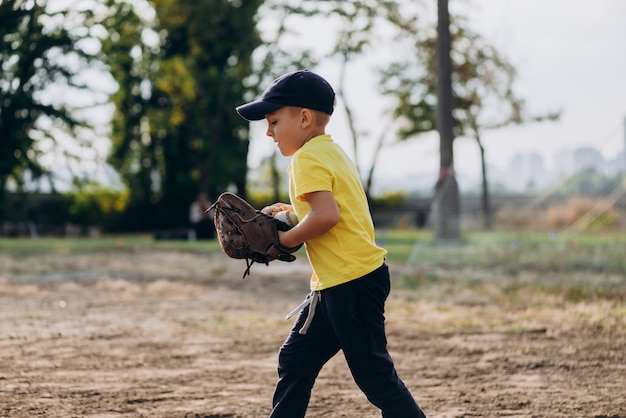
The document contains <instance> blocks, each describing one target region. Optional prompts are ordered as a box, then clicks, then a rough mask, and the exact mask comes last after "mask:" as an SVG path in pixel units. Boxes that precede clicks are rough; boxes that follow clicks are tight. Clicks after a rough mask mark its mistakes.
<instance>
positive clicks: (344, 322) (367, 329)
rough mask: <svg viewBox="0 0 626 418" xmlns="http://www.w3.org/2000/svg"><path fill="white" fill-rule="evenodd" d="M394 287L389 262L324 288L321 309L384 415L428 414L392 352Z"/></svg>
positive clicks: (422, 417)
mask: <svg viewBox="0 0 626 418" xmlns="http://www.w3.org/2000/svg"><path fill="white" fill-rule="evenodd" d="M389 290H390V281H389V270H388V268H387V266H386V265H383V266H382V267H380V268H379V269H377V270H375V271H374V272H372V273H370V274H368V275H366V276H364V277H362V278H360V279H357V280H353V281H351V282H348V283H345V284H343V285H340V286H336V287H333V288H331V289H327V290H325V291H322V298H321V300H320V304H321V312H322V313H323V315H324V316H325V317H326V318H327V321H328V322H329V323H330V324H331V326H332V327H333V330H334V334H335V335H336V336H337V338H338V339H339V345H340V347H341V349H342V350H343V352H344V355H345V357H346V361H347V362H348V366H349V367H350V371H351V372H352V376H353V377H354V380H355V382H356V383H357V385H358V386H359V388H361V390H362V391H363V393H364V394H365V395H366V396H367V398H368V399H369V401H370V402H372V404H374V405H376V406H377V407H378V408H380V410H381V411H382V416H383V417H384V418H425V415H424V413H423V412H422V410H421V409H420V407H419V406H418V404H417V403H416V402H415V400H414V399H413V396H412V395H411V393H410V392H409V390H408V389H407V387H406V386H405V384H404V382H402V380H401V379H400V377H398V375H397V373H396V370H395V366H394V364H393V361H392V359H391V356H390V355H389V352H388V351H387V338H386V335H385V316H384V313H385V300H386V298H387V296H388V295H389Z"/></svg>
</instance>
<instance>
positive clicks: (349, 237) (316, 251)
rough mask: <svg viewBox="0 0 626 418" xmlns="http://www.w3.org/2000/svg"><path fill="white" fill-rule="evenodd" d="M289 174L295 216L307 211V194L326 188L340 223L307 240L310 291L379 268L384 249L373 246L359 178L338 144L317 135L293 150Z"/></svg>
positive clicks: (327, 286) (365, 200) (327, 137)
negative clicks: (310, 274)
mask: <svg viewBox="0 0 626 418" xmlns="http://www.w3.org/2000/svg"><path fill="white" fill-rule="evenodd" d="M288 172H289V199H290V200H291V204H292V205H293V206H294V209H295V211H296V214H297V215H298V218H299V219H302V218H304V216H306V214H307V213H309V211H310V210H311V208H310V206H309V204H308V203H307V201H306V200H304V195H305V194H306V193H311V192H318V191H330V192H332V194H333V197H334V198H335V200H336V201H337V205H338V206H339V214H340V220H339V223H337V225H335V226H334V227H333V228H332V229H331V230H330V231H328V232H327V233H325V234H323V235H321V236H319V237H317V238H315V239H312V240H310V241H307V242H306V243H305V248H306V253H307V256H308V258H309V261H310V263H311V266H312V267H313V276H312V277H311V290H322V289H327V288H329V287H333V286H337V285H339V284H342V283H346V282H349V281H350V280H354V279H358V278H359V277H362V276H365V275H366V274H368V273H370V272H372V271H374V270H375V269H377V268H378V267H380V266H381V265H382V264H383V262H384V260H385V256H386V254H387V251H386V250H385V249H383V248H380V247H378V246H377V245H376V242H375V237H374V224H373V222H372V217H371V214H370V211H369V207H368V204H367V198H366V197H365V192H364V191H363V186H362V185H361V180H360V179H359V175H358V172H357V170H356V166H355V165H354V163H353V162H352V160H350V158H349V157H348V156H347V155H346V153H345V152H344V151H343V150H342V149H341V147H340V146H339V145H337V144H336V143H335V142H334V141H333V140H332V139H331V137H330V136H329V135H320V136H317V137H315V138H313V139H311V140H309V141H308V142H306V143H305V144H304V146H303V147H302V148H300V149H299V150H298V151H296V153H295V154H294V155H293V157H292V160H291V163H290V164H289V168H288Z"/></svg>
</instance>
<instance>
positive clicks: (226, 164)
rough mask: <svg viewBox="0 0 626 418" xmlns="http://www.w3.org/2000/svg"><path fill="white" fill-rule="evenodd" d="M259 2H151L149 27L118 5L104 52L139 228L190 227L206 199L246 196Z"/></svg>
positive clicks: (115, 155)
mask: <svg viewBox="0 0 626 418" xmlns="http://www.w3.org/2000/svg"><path fill="white" fill-rule="evenodd" d="M260 3H261V2H260V0H255V1H246V2H241V1H229V0H202V1H194V0H186V1H173V0H153V1H151V2H150V5H151V6H152V7H153V11H154V18H153V19H145V18H144V19H143V20H142V19H140V17H139V16H138V15H137V13H136V11H135V10H133V9H132V7H130V6H129V5H128V4H120V3H117V2H112V3H111V7H117V10H115V12H114V13H113V16H112V17H111V20H110V22H109V24H107V28H109V32H110V34H109V38H110V40H111V41H110V43H108V44H107V47H106V54H107V55H108V59H107V62H108V63H109V65H110V66H111V68H112V72H113V74H114V77H115V78H116V80H118V83H119V87H120V89H119V91H118V92H117V93H116V95H115V96H114V101H115V103H116V112H115V118H114V127H115V129H114V140H113V150H112V153H111V162H112V164H113V165H114V166H115V167H116V168H117V169H118V170H119V171H120V173H121V175H122V178H123V179H124V181H125V182H126V183H127V185H128V186H129V188H130V190H131V207H130V211H129V212H130V213H131V214H134V216H133V219H134V220H136V223H135V225H136V227H138V228H146V227H149V226H150V225H153V226H157V227H175V226H182V225H184V224H186V223H187V219H188V209H189V204H190V203H191V202H192V201H193V200H194V198H195V196H196V194H197V193H198V192H200V191H202V192H206V193H208V194H209V196H211V197H215V196H216V194H218V193H219V192H221V191H223V190H224V189H226V188H227V187H229V186H234V187H235V188H236V189H237V192H238V193H240V194H242V195H245V190H246V173H247V154H248V125H247V123H246V122H245V121H243V120H242V119H241V118H239V117H238V116H237V114H236V113H235V112H234V108H235V106H237V105H239V104H241V103H243V102H244V101H245V98H244V96H245V93H246V92H247V86H246V84H245V81H246V79H247V78H248V77H249V76H250V75H251V73H252V53H253V52H254V50H255V49H256V48H257V47H258V46H259V45H260V42H261V41H260V38H259V36H258V33H257V31H256V28H255V16H256V13H257V10H258V7H259V6H260ZM116 5H117V6H116ZM124 22H125V24H123V23H124ZM116 34H117V35H116ZM149 34H152V35H153V37H158V41H157V42H156V43H155V45H148V44H147V43H146V41H145V39H146V38H148V37H149V36H148V35H149ZM155 35H157V36H155ZM125 57H126V58H125ZM120 60H121V61H120ZM120 62H121V63H122V64H123V65H120ZM146 213H152V214H153V215H152V216H153V218H152V219H148V218H147V217H146V216H145V214H146ZM140 214H142V215H140ZM142 216H143V218H142ZM142 220H144V222H142ZM146 220H147V221H149V223H147V222H145V221H146Z"/></svg>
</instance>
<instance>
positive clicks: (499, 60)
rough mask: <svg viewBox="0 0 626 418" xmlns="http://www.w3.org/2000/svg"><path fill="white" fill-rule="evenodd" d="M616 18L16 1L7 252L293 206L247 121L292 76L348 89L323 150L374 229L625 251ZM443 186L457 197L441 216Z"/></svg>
mask: <svg viewBox="0 0 626 418" xmlns="http://www.w3.org/2000/svg"><path fill="white" fill-rule="evenodd" d="M442 3H446V7H448V8H449V19H450V23H449V26H448V28H447V29H448V30H449V35H450V38H451V42H450V52H449V56H450V59H451V63H452V73H451V79H452V80H451V81H452V85H451V88H452V96H453V101H452V105H453V106H452V110H451V113H452V120H453V133H454V138H453V139H454V141H453V143H452V144H451V146H452V151H453V157H452V156H451V155H449V157H452V158H449V159H445V158H442V139H441V137H440V134H439V131H438V129H437V126H438V122H437V105H438V100H437V88H438V82H437V80H438V77H437V69H438V66H437V54H436V50H437V48H436V44H437V38H438V28H437V23H438V8H439V10H441V6H442ZM623 16H626V3H624V2H622V1H620V0H598V1H595V2H593V3H590V2H583V3H576V4H574V3H572V2H569V1H567V0H554V1H550V2H544V1H540V0H510V1H506V2H502V1H497V0H471V1H470V0H450V1H449V2H443V1H441V0H440V1H439V2H438V3H437V2H434V1H417V2H415V1H410V2H409V1H404V0H398V1H385V0H362V1H351V2H345V1H307V2H296V1H289V0H269V1H261V0H250V1H240V0H239V1H238V0H193V1H192V0H183V1H180V0H179V1H172V0H152V1H148V0H145V1H144V0H117V1H114V0H107V1H91V0H47V1H45V0H35V1H22V0H5V1H2V2H1V3H0V27H1V28H2V29H1V32H2V39H3V42H2V44H1V46H0V61H1V63H2V64H1V67H0V96H1V99H0V226H1V228H0V236H6V237H32V238H35V237H41V236H48V235H49V236H101V235H103V234H116V233H149V234H152V235H153V236H154V237H155V238H161V239H189V238H190V237H197V236H198V235H196V232H197V231H196V229H195V228H194V225H195V224H196V223H197V222H199V221H198V218H197V217H194V215H193V214H192V211H193V207H194V206H195V207H197V206H198V205H200V206H201V204H200V203H198V198H199V197H200V196H202V197H207V198H208V201H209V202H210V201H211V200H212V199H214V198H215V197H216V196H217V195H218V194H219V193H221V192H223V191H226V190H229V191H233V192H236V193H238V194H240V195H242V196H244V197H246V198H247V199H249V200H250V201H252V202H253V203H254V204H255V205H257V206H259V207H260V206H263V205H265V204H268V203H272V202H275V201H285V200H287V196H286V191H287V184H286V181H287V177H286V172H285V170H286V167H287V165H288V163H289V161H288V160H287V159H285V158H283V157H281V156H280V154H278V153H277V152H276V149H275V147H274V145H273V143H272V141H271V140H270V139H268V138H266V137H265V134H264V132H265V126H264V122H254V123H251V124H249V123H248V122H246V121H244V120H242V119H241V118H239V116H238V115H237V114H236V113H235V111H234V108H235V106H237V105H239V104H241V103H244V102H246V101H249V100H251V99H253V98H255V97H256V96H258V95H259V94H260V92H261V91H262V90H263V89H264V87H265V86H267V85H268V84H269V83H270V82H271V80H273V79H274V78H275V77H277V76H278V75H280V74H282V73H284V72H286V71H291V70H295V69H300V68H308V69H311V70H314V71H316V72H318V73H320V74H321V75H322V76H324V77H325V78H326V79H328V80H329V82H330V83H331V84H332V85H333V86H334V88H335V91H336V92H337V96H338V104H337V109H336V112H335V114H334V116H333V118H332V120H331V124H330V126H329V127H328V132H329V133H330V134H331V135H332V136H333V138H334V139H335V141H337V142H338V143H339V144H340V145H341V146H342V147H343V148H344V149H345V150H346V151H347V152H348V154H349V155H350V156H351V157H352V158H353V160H354V161H355V163H356V164H357V167H358V168H359V171H360V173H361V177H362V180H363V185H364V187H365V190H366V192H367V195H368V198H369V199H370V203H371V208H372V214H373V217H374V221H375V224H376V226H377V228H379V229H392V228H397V229H398V228H399V229H406V228H416V229H430V228H433V227H434V223H435V221H434V220H433V219H436V216H435V215H437V213H439V216H442V213H443V216H450V217H453V218H455V219H456V220H457V221H458V223H455V225H458V229H459V231H460V232H461V233H464V232H466V231H475V230H517V231H520V230H521V231H541V232H549V233H551V234H557V233H559V234H566V233H580V232H592V233H598V232H600V233H603V234H606V233H618V234H619V233H623V232H624V230H626V193H625V190H626V185H625V174H624V173H626V152H625V148H626V100H625V99H624V98H625V97H626V77H624V74H626V54H624V53H623V50H622V49H623V46H622V43H623V39H626V25H624V24H623V23H624V22H623ZM444 160H445V161H444ZM443 169H445V170H443ZM444 171H445V173H447V174H450V173H452V176H453V177H454V179H455V181H456V185H457V186H458V187H456V186H455V189H454V192H455V196H453V198H452V199H451V200H446V202H444V203H445V204H446V205H453V208H452V210H450V211H448V212H445V211H444V212H438V211H440V208H441V206H442V200H441V199H439V197H440V195H439V194H438V193H439V192H441V188H440V187H439V186H440V185H441V184H442V183H441V181H442V178H444V177H445V176H444V175H443V174H442V173H444ZM457 193H458V194H457ZM194 203H196V204H195V205H194ZM457 218H458V219H457ZM453 232H454V231H453ZM203 234H205V233H203ZM202 236H203V237H208V238H211V233H210V232H208V236H207V235H202ZM452 238H453V239H455V240H458V239H460V238H461V236H460V234H455V233H453V234H452Z"/></svg>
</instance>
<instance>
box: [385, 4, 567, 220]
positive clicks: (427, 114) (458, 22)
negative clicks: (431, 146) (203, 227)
mask: <svg viewBox="0 0 626 418" xmlns="http://www.w3.org/2000/svg"><path fill="white" fill-rule="evenodd" d="M450 34H451V47H452V51H451V59H452V95H453V96H452V107H453V113H452V117H453V136H454V137H457V138H459V137H467V138H472V139H474V140H475V141H476V143H477V145H478V147H479V150H480V158H481V167H482V206H483V215H484V222H485V227H486V228H490V227H491V217H492V216H491V209H490V205H489V190H488V180H487V178H488V177H487V168H486V161H485V148H484V145H483V142H482V140H481V134H482V133H483V132H484V131H486V130H493V129H498V128H502V127H504V126H507V125H510V124H523V123H531V122H538V121H543V120H555V119H557V118H558V117H559V114H558V112H553V113H546V114H541V115H531V114H529V113H528V112H527V111H526V109H525V107H526V106H525V101H524V100H523V99H522V98H521V97H519V96H518V95H517V93H516V92H515V89H514V84H515V79H516V71H515V68H514V67H513V66H512V65H511V64H510V63H509V62H508V61H507V60H506V58H505V57H504V56H502V54H500V52H499V51H498V50H497V49H496V48H495V47H493V46H491V45H489V44H488V43H487V42H486V41H485V40H484V39H483V38H482V37H481V36H480V35H479V34H477V33H475V32H473V31H472V30H471V29H470V28H469V24H468V23H467V21H466V20H465V19H464V18H463V17H461V16H455V17H454V18H452V20H451V24H450ZM411 39H413V40H414V45H413V46H414V49H415V51H416V55H415V58H416V59H417V60H416V61H415V60H406V59H404V60H400V61H397V62H395V63H393V64H392V65H390V66H389V67H388V68H387V69H386V70H385V71H383V72H382V82H381V85H382V86H383V93H384V94H387V95H390V96H393V97H396V98H397V102H396V106H395V109H394V115H395V116H396V117H397V118H398V119H399V120H400V121H401V123H400V124H399V125H400V128H399V129H398V132H397V133H398V137H399V138H400V139H401V140H407V139H413V138H416V137H418V136H419V135H420V134H422V133H425V132H430V131H432V130H433V129H434V128H435V126H436V121H437V117H436V116H437V114H436V112H437V105H438V103H439V100H438V98H437V82H438V81H437V78H436V71H435V70H436V58H437V57H436V54H435V50H436V43H437V32H436V30H435V28H427V29H426V30H424V31H422V32H420V33H416V34H413V36H411ZM448 153H449V154H450V155H451V151H449V152H448ZM450 161H452V159H451V158H450ZM442 163H443V162H442ZM442 167H444V165H443V164H442Z"/></svg>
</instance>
